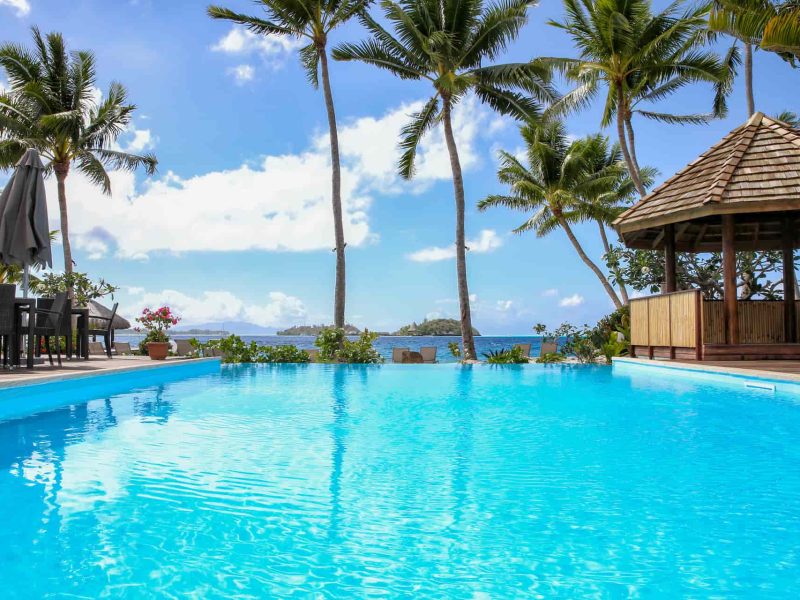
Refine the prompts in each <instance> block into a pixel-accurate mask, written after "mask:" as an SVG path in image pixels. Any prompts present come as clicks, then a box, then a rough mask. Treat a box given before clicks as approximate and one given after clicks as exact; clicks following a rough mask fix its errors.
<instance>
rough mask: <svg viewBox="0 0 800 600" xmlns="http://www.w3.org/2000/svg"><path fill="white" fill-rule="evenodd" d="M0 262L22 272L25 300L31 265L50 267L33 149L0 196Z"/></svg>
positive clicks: (44, 209)
mask: <svg viewBox="0 0 800 600" xmlns="http://www.w3.org/2000/svg"><path fill="white" fill-rule="evenodd" d="M0 261H2V262H4V263H5V264H7V265H19V266H21V267H22V268H23V273H24V275H23V280H22V290H23V294H24V295H25V296H26V297H27V295H28V287H29V269H30V267H31V265H39V266H42V267H51V266H52V265H53V257H52V254H51V252H50V232H49V229H48V221H47V199H46V198H45V193H44V165H43V164H42V160H41V159H40V158H39V153H38V152H37V151H36V150H34V149H30V150H27V151H26V152H25V154H23V155H22V158H21V159H20V160H19V162H18V163H17V166H16V168H15V169H14V173H13V174H12V175H11V179H9V180H8V183H7V184H6V187H5V189H3V193H2V194H0Z"/></svg>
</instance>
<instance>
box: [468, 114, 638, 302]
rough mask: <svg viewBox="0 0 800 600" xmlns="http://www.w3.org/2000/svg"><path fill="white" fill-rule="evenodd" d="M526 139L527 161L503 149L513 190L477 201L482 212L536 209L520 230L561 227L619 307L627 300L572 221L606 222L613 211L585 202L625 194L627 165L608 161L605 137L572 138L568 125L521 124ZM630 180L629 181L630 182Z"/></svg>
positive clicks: (504, 179)
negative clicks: (587, 248)
mask: <svg viewBox="0 0 800 600" xmlns="http://www.w3.org/2000/svg"><path fill="white" fill-rule="evenodd" d="M520 131H521V134H522V138H523V140H524V141H525V148H526V159H527V163H528V164H527V165H526V164H523V162H522V161H520V160H519V159H518V158H517V157H516V156H514V155H513V154H511V153H509V152H505V151H501V152H500V169H499V170H498V172H497V177H498V179H499V180H500V182H501V183H504V184H506V185H508V186H510V188H511V191H510V193H509V194H494V195H490V196H488V197H487V198H485V199H483V200H481V201H480V202H479V203H478V208H479V209H480V210H486V209H488V208H491V207H495V206H503V207H506V208H510V209H513V210H519V211H523V212H528V213H531V212H532V213H533V215H532V216H531V217H530V218H529V219H528V220H527V221H525V222H524V223H523V224H522V225H520V226H519V227H517V228H516V229H515V230H514V232H515V233H524V232H526V231H534V232H536V235H537V236H539V237H543V236H546V235H548V234H550V233H552V232H553V231H555V230H556V229H561V230H563V231H564V233H565V234H566V235H567V238H568V239H569V241H570V243H571V244H572V246H573V248H575V251H576V252H577V254H578V256H579V257H580V259H581V260H582V261H583V262H584V264H586V266H587V267H589V268H590V269H591V270H592V272H593V273H594V274H595V275H596V276H597V278H598V279H599V280H600V283H601V284H602V285H603V287H604V288H605V290H606V292H607V293H608V296H609V298H611V301H612V302H613V303H614V306H615V307H616V308H620V307H621V306H622V304H623V302H622V301H620V298H619V296H618V295H617V293H616V292H615V291H614V288H613V287H612V285H611V283H610V282H609V281H608V277H606V275H605V273H603V271H602V270H601V269H600V267H599V266H598V265H597V264H596V263H595V262H594V261H593V260H592V259H591V258H590V257H589V255H588V254H587V253H586V251H585V250H584V248H583V246H582V244H581V243H580V241H579V240H578V238H577V236H576V235H575V232H574V231H573V230H572V225H573V224H574V223H575V222H576V221H580V220H583V219H585V218H592V219H595V218H596V219H598V220H601V222H602V220H605V219H607V218H610V216H611V214H612V212H613V211H612V210H611V209H610V208H608V207H605V208H604V210H605V211H606V213H607V214H603V213H602V212H601V210H600V202H599V201H598V202H596V206H595V210H589V209H588V208H586V207H585V206H583V207H582V206H581V205H582V203H585V202H588V200H587V199H588V198H595V197H597V196H599V195H601V194H602V193H603V190H605V193H606V194H607V195H608V196H610V197H611V196H613V197H617V198H622V197H624V196H625V195H626V194H627V192H626V191H625V190H626V188H627V189H628V190H629V188H630V183H629V180H627V176H626V175H625V174H624V171H625V168H624V166H623V165H622V164H621V163H620V162H619V161H616V162H615V161H613V160H609V158H608V154H610V152H608V151H607V148H606V149H605V151H606V152H607V154H606V155H605V156H603V155H602V153H603V152H604V146H607V142H606V143H603V142H602V141H601V139H599V138H597V137H595V136H592V137H589V138H584V139H580V140H575V141H572V142H570V141H569V138H568V136H567V133H566V129H565V127H564V124H563V123H561V122H560V121H556V120H552V119H548V120H546V121H544V122H539V123H531V124H528V125H525V126H524V127H522V128H521V130H520ZM626 180H627V181H626Z"/></svg>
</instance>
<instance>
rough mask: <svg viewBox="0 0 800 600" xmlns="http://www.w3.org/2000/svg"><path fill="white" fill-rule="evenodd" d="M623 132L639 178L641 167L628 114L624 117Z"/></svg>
mask: <svg viewBox="0 0 800 600" xmlns="http://www.w3.org/2000/svg"><path fill="white" fill-rule="evenodd" d="M625 132H626V133H627V134H628V150H629V151H630V153H631V160H632V161H633V166H634V167H635V168H636V174H637V175H638V176H639V179H640V180H641V179H642V169H641V167H640V166H639V159H638V158H637V157H636V136H635V135H634V133H633V123H632V122H631V117H630V115H628V116H627V117H626V118H625Z"/></svg>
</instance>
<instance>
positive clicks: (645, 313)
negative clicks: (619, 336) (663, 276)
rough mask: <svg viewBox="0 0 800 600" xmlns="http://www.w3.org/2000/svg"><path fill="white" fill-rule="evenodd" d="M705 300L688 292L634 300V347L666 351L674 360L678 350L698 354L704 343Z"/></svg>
mask: <svg viewBox="0 0 800 600" xmlns="http://www.w3.org/2000/svg"><path fill="white" fill-rule="evenodd" d="M701 303H702V297H701V295H700V291H699V290H685V291H682V292H672V293H670V294H660V295H658V296H648V297H646V298H636V299H634V300H631V345H632V346H633V347H634V351H635V352H639V350H637V349H636V348H637V347H646V348H648V352H649V353H650V354H651V355H652V354H653V349H654V348H664V349H667V351H668V352H669V356H670V357H672V358H674V355H675V351H676V349H684V350H697V349H699V348H700V346H701V345H702V343H703V340H702V308H701Z"/></svg>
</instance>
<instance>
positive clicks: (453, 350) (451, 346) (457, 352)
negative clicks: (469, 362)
mask: <svg viewBox="0 0 800 600" xmlns="http://www.w3.org/2000/svg"><path fill="white" fill-rule="evenodd" d="M447 349H448V350H450V354H452V355H453V358H461V347H460V346H459V345H458V342H447Z"/></svg>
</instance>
